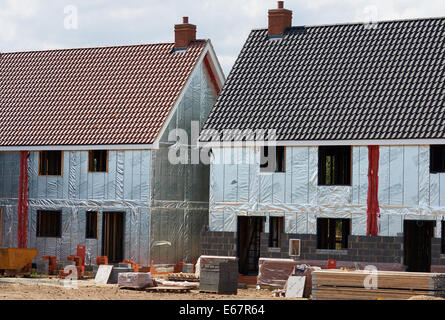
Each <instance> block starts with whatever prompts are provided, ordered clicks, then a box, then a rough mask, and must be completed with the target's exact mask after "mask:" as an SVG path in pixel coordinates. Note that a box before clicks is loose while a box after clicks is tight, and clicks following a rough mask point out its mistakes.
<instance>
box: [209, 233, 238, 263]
mask: <svg viewBox="0 0 445 320" xmlns="http://www.w3.org/2000/svg"><path fill="white" fill-rule="evenodd" d="M236 250H237V237H236V232H217V231H205V232H203V236H202V254H203V255H209V256H229V257H236V256H237V251H236Z"/></svg>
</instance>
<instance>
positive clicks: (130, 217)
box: [0, 63, 216, 265]
mask: <svg viewBox="0 0 445 320" xmlns="http://www.w3.org/2000/svg"><path fill="white" fill-rule="evenodd" d="M196 68H197V69H196V70H195V72H194V76H193V78H192V81H191V84H190V86H189V87H188V88H187V90H186V91H185V94H184V96H183V98H182V100H181V102H180V103H179V106H178V108H177V109H176V112H175V114H174V115H173V116H172V118H171V121H170V123H169V127H168V129H167V130H166V131H165V133H164V136H163V137H162V138H161V140H160V141H161V143H160V146H159V149H152V150H115V151H112V150H110V151H109V152H108V171H107V172H106V173H90V172H88V151H65V152H63V166H62V170H63V172H62V175H61V176H39V175H38V152H31V153H30V156H29V159H28V175H29V189H28V190H29V191H28V192H29V195H28V198H29V200H28V207H29V214H28V247H29V248H36V249H37V250H38V252H39V253H38V256H37V257H36V259H40V258H41V257H42V256H45V255H55V256H57V257H58V259H59V260H60V259H61V260H63V261H65V260H66V257H67V256H69V255H71V254H75V253H76V247H77V245H86V248H87V263H88V262H89V261H92V262H94V261H95V257H96V256H97V255H101V254H102V232H101V230H102V219H101V218H99V219H98V223H99V226H98V230H99V233H98V239H86V238H85V228H86V212H87V211H97V212H99V214H100V215H102V213H103V212H124V213H125V224H124V225H125V227H124V228H125V230H124V257H125V259H131V260H133V261H136V262H138V263H140V264H143V265H149V264H150V263H155V264H159V263H162V264H173V263H177V262H179V261H189V262H190V261H193V260H196V259H197V258H198V257H199V255H200V251H201V241H200V234H201V231H202V229H203V228H204V226H205V225H207V224H208V181H209V167H208V166H205V165H202V164H199V165H191V164H183V165H172V164H170V163H169V161H168V151H169V147H170V146H171V145H172V142H169V141H168V133H169V131H170V130H171V129H174V128H181V129H183V130H185V131H186V132H188V133H190V132H191V121H192V120H197V121H200V123H201V124H202V123H203V121H204V119H206V117H207V116H208V113H209V112H210V109H211V107H212V106H213V104H214V102H215V99H216V94H215V90H214V88H213V86H212V84H211V81H210V78H209V75H208V73H207V70H206V68H205V66H204V64H202V63H201V64H200V65H198V66H197V67H196ZM189 137H190V135H189ZM189 149H190V147H189ZM55 150H56V148H55ZM19 163H20V153H19V152H0V181H1V183H0V209H1V210H2V212H3V214H2V223H1V226H2V232H1V235H2V246H3V247H16V246H17V198H18V181H19V175H20V172H19ZM37 210H61V211H62V236H61V237H60V238H40V237H37V230H36V228H37V221H36V219H37Z"/></svg>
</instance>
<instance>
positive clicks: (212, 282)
mask: <svg viewBox="0 0 445 320" xmlns="http://www.w3.org/2000/svg"><path fill="white" fill-rule="evenodd" d="M238 276H239V274H238V260H228V259H223V260H220V259H218V260H214V261H211V262H210V263H208V264H203V265H201V275H200V285H199V289H200V291H202V292H212V293H218V294H237V293H238Z"/></svg>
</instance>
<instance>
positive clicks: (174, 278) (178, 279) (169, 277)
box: [167, 274, 199, 282]
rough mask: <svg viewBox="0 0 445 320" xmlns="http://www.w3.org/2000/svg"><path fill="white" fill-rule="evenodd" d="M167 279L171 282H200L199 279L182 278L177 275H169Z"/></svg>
mask: <svg viewBox="0 0 445 320" xmlns="http://www.w3.org/2000/svg"><path fill="white" fill-rule="evenodd" d="M167 279H168V280H169V281H188V282H199V278H196V277H191V276H181V275H175V274H169V275H168V277H167Z"/></svg>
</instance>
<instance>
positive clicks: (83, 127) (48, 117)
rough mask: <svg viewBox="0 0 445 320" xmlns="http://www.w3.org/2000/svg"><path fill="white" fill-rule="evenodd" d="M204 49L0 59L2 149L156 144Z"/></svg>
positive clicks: (160, 47) (140, 48)
mask: <svg viewBox="0 0 445 320" xmlns="http://www.w3.org/2000/svg"><path fill="white" fill-rule="evenodd" d="M206 44H207V41H205V40H197V41H194V42H192V43H191V44H190V46H189V47H188V49H187V51H186V52H177V53H172V50H173V48H174V44H173V43H169V44H147V45H135V46H124V47H107V48H86V49H69V50H53V51H36V52H18V53H4V54H0V128H1V129H2V134H1V136H0V146H39V145H42V146H43V145H105V144H150V143H153V142H154V141H155V139H156V137H157V135H158V134H159V131H160V129H161V127H162V125H163V123H164V122H165V120H166V118H167V116H168V114H169V113H170V111H171V109H172V108H173V106H174V103H175V102H176V100H177V99H178V97H179V94H180V92H181V91H182V89H183V87H184V85H185V84H186V82H187V79H188V77H189V76H190V74H191V72H192V70H193V68H194V66H195V65H196V63H197V61H198V59H199V57H200V55H201V53H202V52H203V50H204V48H205V46H206Z"/></svg>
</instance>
